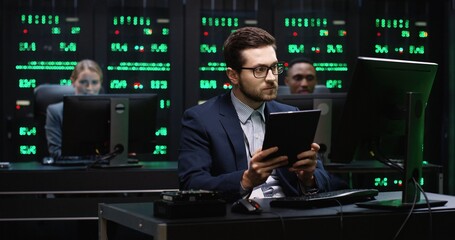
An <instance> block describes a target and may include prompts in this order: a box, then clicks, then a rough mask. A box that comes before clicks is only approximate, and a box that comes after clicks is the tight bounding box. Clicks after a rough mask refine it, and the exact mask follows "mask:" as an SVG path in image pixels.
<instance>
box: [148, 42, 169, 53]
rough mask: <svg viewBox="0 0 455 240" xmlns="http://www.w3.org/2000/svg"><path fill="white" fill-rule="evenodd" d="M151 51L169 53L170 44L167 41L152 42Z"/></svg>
mask: <svg viewBox="0 0 455 240" xmlns="http://www.w3.org/2000/svg"><path fill="white" fill-rule="evenodd" d="M150 51H151V52H155V53H167V51H168V46H167V44H165V43H152V44H151V45H150Z"/></svg>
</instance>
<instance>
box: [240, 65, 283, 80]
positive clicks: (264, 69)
mask: <svg viewBox="0 0 455 240" xmlns="http://www.w3.org/2000/svg"><path fill="white" fill-rule="evenodd" d="M240 69H248V70H252V71H253V75H254V77H255V78H265V77H266V76H267V74H268V73H269V70H272V74H273V75H278V74H281V73H283V71H284V66H283V63H275V64H273V65H272V66H270V67H268V66H259V67H255V68H246V67H242V68H240Z"/></svg>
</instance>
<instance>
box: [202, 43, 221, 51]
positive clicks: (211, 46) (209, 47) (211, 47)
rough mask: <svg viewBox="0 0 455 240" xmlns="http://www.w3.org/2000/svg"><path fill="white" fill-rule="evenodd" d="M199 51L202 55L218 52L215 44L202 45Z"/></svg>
mask: <svg viewBox="0 0 455 240" xmlns="http://www.w3.org/2000/svg"><path fill="white" fill-rule="evenodd" d="M199 51H200V52H201V53H216V51H217V50H216V45H215V44H201V46H200V47H199Z"/></svg>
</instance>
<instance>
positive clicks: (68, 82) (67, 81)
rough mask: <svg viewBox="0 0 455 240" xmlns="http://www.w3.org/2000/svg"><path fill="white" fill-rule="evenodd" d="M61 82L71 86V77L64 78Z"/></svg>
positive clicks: (63, 84)
mask: <svg viewBox="0 0 455 240" xmlns="http://www.w3.org/2000/svg"><path fill="white" fill-rule="evenodd" d="M59 84H60V85H62V86H71V79H65V78H62V79H60V80H59Z"/></svg>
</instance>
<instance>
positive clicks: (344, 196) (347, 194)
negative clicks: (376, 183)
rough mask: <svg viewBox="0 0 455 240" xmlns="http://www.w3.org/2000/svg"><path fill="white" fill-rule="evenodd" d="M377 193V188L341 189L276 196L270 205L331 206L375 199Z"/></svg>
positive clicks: (291, 206)
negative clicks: (300, 194) (292, 195)
mask: <svg viewBox="0 0 455 240" xmlns="http://www.w3.org/2000/svg"><path fill="white" fill-rule="evenodd" d="M377 195H378V190H377V189H369V188H367V189H341V190H335V191H330V192H320V193H316V194H312V195H304V196H298V197H283V198H275V199H272V200H271V201H270V206H271V207H288V208H314V207H330V206H339V205H340V204H353V203H357V202H364V201H370V200H374V199H375V198H374V197H375V196H377Z"/></svg>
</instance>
